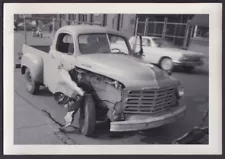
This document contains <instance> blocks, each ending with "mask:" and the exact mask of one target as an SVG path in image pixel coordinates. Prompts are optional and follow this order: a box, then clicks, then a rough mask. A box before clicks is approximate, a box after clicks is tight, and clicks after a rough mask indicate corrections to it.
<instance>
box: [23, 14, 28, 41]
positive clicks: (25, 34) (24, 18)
mask: <svg viewBox="0 0 225 159" xmlns="http://www.w3.org/2000/svg"><path fill="white" fill-rule="evenodd" d="M23 23H24V41H25V44H27V28H26V16H25V15H24V16H23Z"/></svg>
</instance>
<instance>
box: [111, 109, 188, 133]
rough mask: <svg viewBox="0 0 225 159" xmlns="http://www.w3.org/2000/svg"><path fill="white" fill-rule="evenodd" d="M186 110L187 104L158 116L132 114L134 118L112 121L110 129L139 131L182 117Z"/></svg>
mask: <svg viewBox="0 0 225 159" xmlns="http://www.w3.org/2000/svg"><path fill="white" fill-rule="evenodd" d="M185 110H186V106H185V105H184V106H179V107H178V108H176V109H174V110H170V111H168V112H167V113H164V114H161V115H158V116H153V115H132V118H130V119H128V120H126V121H117V122H111V123H110V131H115V132H122V131H137V130H145V129H150V128H155V127H159V126H162V125H165V124H169V123H172V122H174V121H176V120H178V119H180V118H182V117H183V116H184V114H185Z"/></svg>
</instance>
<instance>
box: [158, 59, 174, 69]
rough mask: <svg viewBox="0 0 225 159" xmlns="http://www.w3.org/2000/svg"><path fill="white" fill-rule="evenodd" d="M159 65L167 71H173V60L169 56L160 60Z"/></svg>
mask: <svg viewBox="0 0 225 159" xmlns="http://www.w3.org/2000/svg"><path fill="white" fill-rule="evenodd" d="M159 66H160V68H161V69H163V70H165V71H167V72H172V70H173V67H174V66H173V61H172V59H171V58H169V57H165V58H162V59H161V60H160V62H159Z"/></svg>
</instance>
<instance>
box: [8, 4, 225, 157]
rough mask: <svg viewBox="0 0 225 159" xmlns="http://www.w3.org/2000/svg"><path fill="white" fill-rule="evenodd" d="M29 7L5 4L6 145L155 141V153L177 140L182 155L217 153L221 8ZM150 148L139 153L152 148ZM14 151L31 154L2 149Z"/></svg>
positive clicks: (33, 5) (143, 144)
mask: <svg viewBox="0 0 225 159" xmlns="http://www.w3.org/2000/svg"><path fill="white" fill-rule="evenodd" d="M29 5H30V6H31V8H28V6H29ZM29 5H28V4H20V5H19V4H14V6H13V5H11V6H10V5H9V6H8V9H9V8H10V7H11V8H13V7H14V8H16V9H15V10H14V11H13V12H12V13H8V14H9V16H10V18H7V21H5V20H6V19H4V23H7V25H6V24H4V27H5V28H6V26H9V25H12V26H10V29H11V30H9V29H7V31H6V32H7V35H9V36H10V40H12V41H11V48H10V51H9V52H7V53H8V54H11V55H10V57H7V58H8V59H9V58H10V60H11V61H12V62H13V63H11V64H10V65H11V66H10V68H11V69H10V70H13V72H11V73H12V75H11V77H12V79H10V80H11V81H12V82H13V83H11V84H10V82H9V81H8V82H6V83H7V86H8V85H12V90H11V91H9V92H8V93H12V95H11V97H9V96H8V95H7V97H6V98H9V99H8V100H10V103H12V107H11V106H10V110H9V108H7V110H6V111H7V112H11V115H9V114H8V113H7V120H8V119H9V120H10V123H12V124H13V125H11V124H10V125H11V127H12V128H10V130H12V132H11V133H10V134H12V135H13V136H11V140H10V142H12V143H10V144H9V143H7V145H8V146H7V149H9V145H14V146H25V147H26V146H29V145H33V146H40V145H42V146H48V147H49V146H51V145H52V146H53V145H54V146H56V145H57V146H66V145H67V146H69V145H70V146H71V145H73V148H74V149H77V148H76V146H82V145H83V146H84V149H85V146H91V145H93V146H95V145H96V146H100V147H99V149H98V151H101V150H102V151H103V150H104V149H103V147H104V146H106V145H108V146H113V145H118V146H122V145H123V146H128V145H138V146H141V145H142V146H158V147H159V148H158V149H157V148H156V147H155V148H154V149H155V150H156V149H157V151H158V153H160V146H161V145H168V147H170V148H172V147H173V146H178V145H179V146H178V147H179V148H177V147H176V148H175V149H177V151H180V150H181V148H182V146H190V145H191V146H209V147H210V143H211V144H214V146H215V145H216V146H217V148H215V149H216V152H218V151H220V145H219V143H220V142H221V141H218V140H213V141H212V140H211V139H212V138H214V137H215V138H216V139H219V138H220V135H221V132H220V131H221V129H222V128H218V127H220V125H219V123H218V125H217V126H218V127H216V128H215V129H214V128H212V127H213V126H216V125H212V122H211V121H212V120H213V122H215V121H218V122H220V121H222V119H221V114H220V113H221V108H222V106H221V105H220V104H221V103H220V101H219V100H221V98H220V97H221V95H220V91H219V90H217V89H219V88H221V86H220V84H221V83H220V82H221V81H220V79H219V78H216V79H215V78H214V77H215V75H217V76H218V77H220V75H219V74H218V73H220V72H219V70H220V65H219V64H220V62H219V61H218V62H217V61H216V60H218V59H219V60H220V57H221V54H222V51H221V41H220V37H219V36H221V33H222V30H221V28H222V22H220V20H221V18H220V16H222V14H221V13H222V11H221V10H222V9H221V8H222V7H221V6H220V5H219V4H217V5H216V4H215V5H210V4H208V5H207V4H206V5H204V4H202V6H201V5H198V4H196V6H195V7H189V9H186V10H185V9H183V12H181V10H182V9H181V8H182V7H183V8H185V5H184V4H183V5H180V6H176V5H175V4H174V6H173V4H167V5H168V7H166V5H165V4H164V5H163V4H162V6H160V5H161V4H158V5H156V6H154V5H153V4H148V6H150V7H151V10H149V11H148V10H147V9H146V8H147V7H146V8H145V7H143V10H145V11H143V12H138V11H137V13H135V10H133V12H130V10H132V9H128V11H127V12H126V11H125V12H124V11H123V10H121V8H123V7H122V6H123V5H128V4H115V5H117V6H119V5H120V6H121V7H118V11H117V10H116V11H115V10H114V11H112V10H113V9H112V8H111V9H110V6H109V5H110V4H108V5H107V4H105V5H106V8H107V7H108V8H109V11H108V12H109V13H108V12H107V11H106V8H105V9H103V11H101V9H99V11H97V9H96V10H95V11H93V10H94V9H93V8H94V7H93V8H92V9H90V10H91V11H90V10H88V7H87V8H85V9H84V8H83V10H82V9H81V8H82V7H79V5H81V4H71V6H70V7H69V5H70V4H62V5H67V6H68V10H66V9H65V8H64V9H62V11H61V10H60V8H59V10H60V11H59V12H57V11H56V8H57V7H60V5H61V4H60V5H56V6H55V9H54V7H53V6H54V5H53V4H52V7H51V9H52V11H49V12H47V11H46V10H47V9H46V7H43V11H42V10H39V11H38V12H35V11H37V9H35V5H40V6H41V4H29ZM42 5H43V6H44V5H45V4H42ZM46 5H47V4H46ZM83 5H85V4H83ZM95 5H96V6H97V4H95ZM135 5H136V4H135ZM142 5H144V4H142ZM192 5H194V4H192ZM72 6H73V7H76V10H73V9H72V8H73V7H72ZM181 6H182V7H181ZM209 6H212V7H209ZM157 7H158V8H160V7H161V8H165V9H166V10H160V11H157ZM173 7H174V9H173ZM23 8H25V9H26V8H27V11H24V10H23ZM32 8H33V9H34V11H32ZM47 8H48V7H47ZM89 8H90V5H89ZM99 8H101V7H99ZM191 8H192V9H195V10H192V9H191ZM198 8H200V9H198ZM51 9H50V10H51ZM139 9H140V8H139ZM167 9H168V11H167ZM176 9H177V10H176ZM220 9H221V10H220ZM79 10H82V12H79ZM216 10H217V11H216ZM110 11H112V12H110ZM191 11H192V12H191ZM210 14H211V15H210ZM215 16H217V17H218V19H213V17H215ZM210 17H212V19H213V20H214V22H212V19H210ZM9 20H11V21H9ZM216 22H217V23H216ZM215 23H216V24H215ZM215 25H216V27H215ZM220 25H221V26H220ZM212 30H213V31H212ZM7 35H5V36H7ZM212 38H214V39H213V40H212ZM211 40H212V41H213V42H212V41H211ZM4 41H5V40H4ZM7 41H9V40H8V39H7ZM5 43H6V42H5ZM8 45H9V44H8ZM213 49H217V50H215V51H214V50H213ZM212 52H213V53H212ZM5 53H6V51H5V50H4V55H5ZM211 53H212V54H211ZM209 55H210V56H209ZM213 56H215V58H214V57H213ZM209 57H210V58H209ZM213 59H215V60H213ZM8 65H9V64H8ZM217 65H219V66H217ZM212 78H214V79H212ZM7 79H9V76H8V77H7ZM6 83H5V84H6ZM210 83H211V84H212V85H211V84H210ZM210 85H211V86H210ZM7 86H6V87H7ZM213 94H214V96H216V97H215V98H214V96H213ZM212 97H213V98H212ZM214 100H217V102H214ZM210 103H214V105H212V104H210ZM5 107H6V105H4V108H5ZM7 107H8V105H7ZM210 107H214V108H215V109H214V110H212V109H211V108H210ZM6 111H5V112H6ZM5 112H4V113H5ZM211 115H212V116H213V119H212V116H211ZM209 117H210V118H209ZM216 117H218V118H217V119H215V118H216ZM5 126H6V127H8V126H7V125H5ZM213 131H214V132H213ZM7 138H9V137H7ZM5 142H6V141H5ZM101 146H103V147H101ZM218 147H219V148H218ZM49 148H50V147H49ZM124 148H125V147H124ZM52 149H53V150H51V151H49V152H55V151H59V150H57V148H53V147H52ZM65 149H66V148H65ZM117 149H120V151H123V149H122V148H117ZM125 149H126V150H125ZM125 149H124V151H126V152H127V151H129V150H127V149H129V148H125ZM133 149H134V151H135V148H133ZM139 149H142V148H140V147H139ZM147 149H148V148H146V151H144V150H142V151H144V153H154V152H147ZM149 149H151V148H149ZM164 149H166V148H164ZM215 149H213V150H212V151H208V152H205V153H210V152H212V153H213V152H215ZM19 150H21V152H22V153H25V152H27V151H28V150H27V151H25V148H24V149H23V148H18V149H17V150H15V151H14V150H8V152H14V153H19ZM70 150H71V151H72V147H70ZM152 150H153V149H152ZM35 151H36V150H31V151H30V152H27V153H31V152H35ZM43 151H44V150H43ZM46 151H47V148H46V150H45V152H46ZM77 151H78V150H75V151H73V152H77ZM93 151H95V149H92V148H89V150H88V152H92V153H93ZM96 151H97V148H96ZM130 151H131V150H130ZM148 151H150V150H148ZM165 151H166V150H165ZM187 151H188V150H187ZM61 152H62V151H61ZM83 152H85V150H83ZM171 152H176V151H175V150H173V151H171ZM195 152H196V153H197V148H196V150H193V153H195ZM39 153H40V152H39ZM71 153H72V152H71ZM105 153H106V152H105ZM122 153H123V152H122ZM167 153H168V151H167ZM189 153H190V151H189Z"/></svg>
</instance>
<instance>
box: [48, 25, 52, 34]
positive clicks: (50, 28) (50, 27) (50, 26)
mask: <svg viewBox="0 0 225 159" xmlns="http://www.w3.org/2000/svg"><path fill="white" fill-rule="evenodd" d="M51 32H52V24H50V25H49V33H51Z"/></svg>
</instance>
